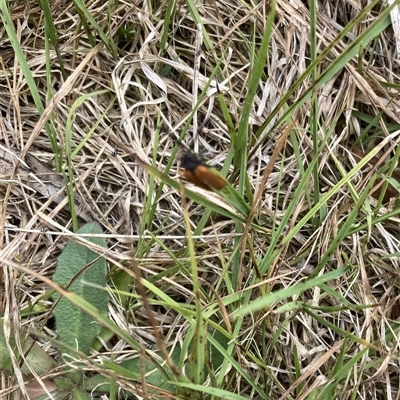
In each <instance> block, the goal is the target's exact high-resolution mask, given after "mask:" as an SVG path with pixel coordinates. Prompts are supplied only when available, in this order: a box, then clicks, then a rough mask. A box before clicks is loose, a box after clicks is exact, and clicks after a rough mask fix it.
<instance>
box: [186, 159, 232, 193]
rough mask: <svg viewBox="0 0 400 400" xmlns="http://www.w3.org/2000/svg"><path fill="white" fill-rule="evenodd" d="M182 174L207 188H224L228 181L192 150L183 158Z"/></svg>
mask: <svg viewBox="0 0 400 400" xmlns="http://www.w3.org/2000/svg"><path fill="white" fill-rule="evenodd" d="M181 168H183V174H182V176H183V177H184V178H185V179H186V180H187V181H188V182H191V183H193V184H195V185H196V186H198V187H201V188H203V189H206V190H212V189H217V190H222V189H223V188H224V187H225V186H226V185H227V182H226V180H225V179H224V178H222V177H220V176H218V175H216V174H214V173H213V172H212V170H211V169H210V167H209V166H208V165H207V164H205V163H204V162H203V161H202V160H200V159H199V158H198V157H197V156H196V154H194V153H192V152H188V153H186V154H185V155H184V156H183V157H182V159H181Z"/></svg>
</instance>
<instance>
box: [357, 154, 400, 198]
mask: <svg viewBox="0 0 400 400" xmlns="http://www.w3.org/2000/svg"><path fill="white" fill-rule="evenodd" d="M366 155H367V154H366V153H365V152H364V151H363V150H361V149H358V148H356V149H354V150H353V156H354V158H355V160H356V161H357V162H359V161H360V160H361V159H362V158H364V157H365V156H366ZM379 161H380V158H379V157H373V158H372V159H371V160H370V161H369V162H368V164H367V165H366V166H365V167H364V169H363V172H365V168H366V167H368V166H370V167H375V166H376V164H378V162H379ZM392 178H393V179H395V180H396V181H397V182H399V185H400V175H399V174H398V173H393V175H392ZM378 183H380V181H379V182H378ZM379 188H380V189H378V190H376V191H374V192H372V193H371V195H372V196H373V197H374V198H375V199H379V196H380V195H381V191H382V185H381V186H379ZM397 194H398V191H397V190H396V188H395V187H394V186H393V185H390V184H389V185H388V187H387V189H386V192H385V195H384V196H383V202H384V203H388V202H389V201H390V199H391V198H392V197H395V196H397Z"/></svg>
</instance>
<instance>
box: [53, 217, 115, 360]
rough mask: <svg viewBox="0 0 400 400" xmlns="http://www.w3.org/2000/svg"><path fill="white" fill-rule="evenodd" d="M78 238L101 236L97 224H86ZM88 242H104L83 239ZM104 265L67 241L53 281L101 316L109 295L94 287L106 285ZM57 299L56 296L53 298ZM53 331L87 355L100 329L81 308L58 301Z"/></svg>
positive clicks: (98, 256)
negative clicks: (80, 236) (88, 303)
mask: <svg viewBox="0 0 400 400" xmlns="http://www.w3.org/2000/svg"><path fill="white" fill-rule="evenodd" d="M77 233H78V234H101V233H102V231H101V228H100V226H99V225H98V224H97V223H89V224H86V225H85V226H83V227H82V228H81V229H79V230H78V232H77ZM85 239H87V240H88V241H90V242H92V243H94V244H96V245H99V246H102V247H105V246H106V243H105V240H104V239H102V238H97V237H85ZM106 276H107V265H106V261H105V259H104V258H102V257H101V255H99V254H97V253H96V252H94V251H93V250H91V249H89V248H88V247H86V246H85V245H83V244H81V243H78V242H76V241H73V240H70V241H69V242H68V244H67V246H66V247H65V249H64V251H63V252H62V254H61V255H60V257H59V258H58V264H57V269H56V273H55V274H54V281H55V282H57V283H58V284H60V285H61V286H63V287H65V288H66V289H68V290H70V291H72V292H74V293H76V294H78V295H79V296H80V297H81V298H83V299H84V300H86V301H88V302H90V303H91V304H92V305H93V306H94V307H96V308H97V309H98V310H100V312H101V313H106V307H107V301H108V294H107V292H105V291H104V290H101V289H99V288H98V287H94V285H97V286H101V287H104V286H105V285H106ZM56 298H57V299H58V295H57V296H56ZM54 315H55V317H56V329H57V333H58V335H59V337H60V340H61V341H62V342H63V343H65V344H67V345H69V346H71V347H72V348H76V349H77V350H79V351H82V352H83V353H85V354H89V352H90V348H91V345H92V342H93V340H94V338H95V337H96V336H97V335H98V334H99V331H100V325H98V324H97V323H96V322H95V320H94V318H93V317H92V316H90V315H89V314H88V313H86V312H85V311H83V310H82V309H81V308H79V307H77V306H76V305H73V304H72V303H71V302H70V301H69V300H67V299H66V298H61V299H60V300H59V302H58V303H57V305H56V306H55V308H54Z"/></svg>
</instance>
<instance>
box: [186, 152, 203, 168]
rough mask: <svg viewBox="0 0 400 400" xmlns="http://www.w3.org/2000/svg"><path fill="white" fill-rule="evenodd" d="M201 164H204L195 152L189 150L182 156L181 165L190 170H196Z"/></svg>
mask: <svg viewBox="0 0 400 400" xmlns="http://www.w3.org/2000/svg"><path fill="white" fill-rule="evenodd" d="M199 165H204V162H202V161H201V160H200V159H199V158H198V157H197V156H196V154H194V153H191V152H188V153H186V154H185V155H184V156H183V157H182V158H181V167H182V168H183V169H187V170H189V171H192V172H193V171H194V170H195V169H196V168H197V167H198V166H199Z"/></svg>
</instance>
